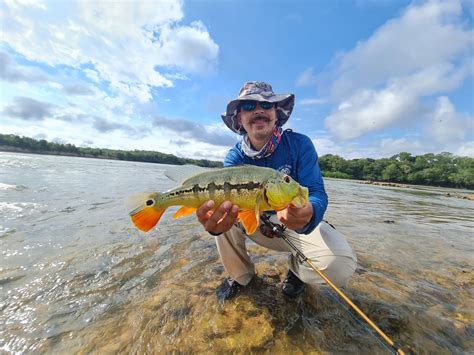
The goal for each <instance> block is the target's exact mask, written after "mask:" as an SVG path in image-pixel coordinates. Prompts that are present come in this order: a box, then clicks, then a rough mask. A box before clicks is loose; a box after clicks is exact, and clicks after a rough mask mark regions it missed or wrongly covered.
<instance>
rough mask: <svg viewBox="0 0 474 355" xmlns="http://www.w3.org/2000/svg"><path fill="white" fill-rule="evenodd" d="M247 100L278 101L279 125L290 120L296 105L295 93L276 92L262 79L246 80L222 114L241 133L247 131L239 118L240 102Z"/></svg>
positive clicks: (225, 120) (230, 126) (228, 123)
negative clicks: (237, 94)
mask: <svg viewBox="0 0 474 355" xmlns="http://www.w3.org/2000/svg"><path fill="white" fill-rule="evenodd" d="M245 100H255V101H267V102H272V103H276V115H277V120H276V125H277V126H279V127H281V126H283V125H284V124H285V123H286V121H288V119H289V118H290V115H291V112H292V111H293V106H294V105H295V95H293V94H275V93H274V92H273V89H272V86H271V85H270V84H267V83H264V82H262V81H249V82H246V83H245V84H244V86H242V88H241V89H240V92H239V96H238V97H237V98H236V99H234V100H232V101H230V102H229V103H228V104H227V109H226V112H224V113H223V114H222V115H221V117H222V120H223V121H224V123H225V124H226V126H227V127H229V128H230V129H231V130H232V131H234V132H235V133H237V134H240V135H244V134H245V133H247V132H246V131H245V129H244V127H243V126H242V125H241V124H240V122H239V120H238V119H237V114H238V113H239V108H240V102H241V101H245Z"/></svg>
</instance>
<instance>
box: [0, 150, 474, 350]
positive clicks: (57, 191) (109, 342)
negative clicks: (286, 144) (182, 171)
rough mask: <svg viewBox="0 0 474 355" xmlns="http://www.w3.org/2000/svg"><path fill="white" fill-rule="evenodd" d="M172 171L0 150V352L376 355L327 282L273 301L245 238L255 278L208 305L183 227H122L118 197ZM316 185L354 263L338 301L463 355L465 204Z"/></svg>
mask: <svg viewBox="0 0 474 355" xmlns="http://www.w3.org/2000/svg"><path fill="white" fill-rule="evenodd" d="M170 168H172V166H167V165H159V164H147V163H138V162H125V161H112V160H99V159H86V158H71V157H59V156H44V155H29V154H17V153H0V250H1V258H0V352H7V353H18V352H19V353H31V352H46V353H89V352H99V353H103V352H114V353H115V352H126V353H130V352H133V353H150V352H151V353H160V352H166V353H170V352H175V353H183V352H186V353H199V352H211V353H222V352H242V353H243V352H246V353H248V352H265V353H288V352H291V353H310V352H315V353H318V352H359V353H366V352H370V353H381V354H383V353H388V349H387V348H386V347H385V346H384V345H383V343H382V342H381V341H380V340H379V339H378V338H377V337H376V336H375V335H374V334H373V333H372V332H371V331H370V330H369V327H368V326H367V325H365V323H364V322H363V321H360V320H359V318H358V317H357V316H355V314H354V313H353V312H352V311H350V310H349V309H348V307H347V306H345V305H344V304H343V302H342V301H341V300H340V299H339V298H338V296H337V295H335V294H334V293H333V292H332V291H331V290H330V289H329V288H328V287H326V286H320V287H314V288H307V290H306V292H305V294H304V296H303V297H301V298H299V299H297V300H288V299H286V298H285V297H284V296H283V295H282V293H281V291H280V289H279V287H280V282H281V280H282V279H283V278H284V275H285V274H286V271H287V268H286V255H284V254H282V253H277V252H272V251H267V250H265V249H263V248H261V247H259V246H257V245H255V244H253V243H250V242H249V245H250V247H249V249H250V252H251V254H252V256H253V258H254V261H255V262H256V264H257V272H258V277H257V278H256V279H254V281H252V283H251V285H250V286H249V287H248V288H246V289H245V291H244V292H243V294H242V295H241V296H240V297H238V298H237V299H235V300H232V301H229V302H226V303H225V304H218V303H217V301H216V299H215V295H214V289H215V287H216V286H217V285H219V283H220V281H221V279H222V278H223V277H225V272H224V270H223V267H222V266H221V264H220V262H219V257H218V254H217V250H216V247H215V244H214V240H213V237H211V236H210V235H208V234H207V233H205V232H204V230H203V229H202V227H201V226H200V224H199V223H198V222H197V221H196V219H195V217H194V216H188V217H185V218H182V219H179V220H173V219H172V218H171V213H172V212H173V211H176V209H177V208H174V209H173V208H172V209H170V211H167V212H166V213H165V215H164V216H163V217H162V219H161V221H160V223H159V225H158V226H157V227H156V228H155V229H153V230H152V231H151V232H149V233H147V234H145V233H143V232H140V231H138V230H136V229H135V228H134V227H133V225H132V224H131V222H130V220H129V217H128V211H127V209H126V207H125V201H126V199H127V197H128V196H130V195H132V194H134V193H137V192H143V191H155V190H156V191H163V190H167V189H170V188H172V187H174V186H175V183H174V182H172V181H171V180H169V179H167V178H166V177H165V176H164V174H163V172H164V171H165V170H166V169H170ZM325 184H326V189H327V192H328V195H329V200H330V204H329V208H328V211H327V213H326V216H325V219H327V220H328V221H329V222H330V223H332V224H333V225H335V227H336V228H337V229H338V230H340V231H341V232H342V233H343V234H345V235H346V236H347V238H348V241H349V243H350V244H351V246H352V247H353V249H354V251H355V253H356V254H357V257H358V261H359V266H358V268H357V270H356V273H355V275H354V277H353V278H352V280H351V281H350V283H349V285H348V286H347V287H346V288H345V292H346V293H347V295H348V296H349V297H350V298H351V299H352V300H353V301H354V302H355V303H356V304H358V305H359V307H360V308H361V309H362V310H364V311H365V312H366V313H367V314H368V316H369V317H370V318H371V319H372V320H373V321H374V322H375V323H377V324H378V325H379V326H380V327H381V328H382V329H383V330H384V331H385V332H386V333H387V334H388V335H389V336H390V337H392V338H393V339H394V340H395V341H397V342H398V343H400V344H401V345H402V348H403V349H404V350H407V351H414V352H419V353H432V352H438V353H439V352H441V353H465V352H469V351H472V350H473V349H474V343H473V338H474V326H473V324H474V313H473V307H472V299H473V294H474V288H473V286H474V273H473V269H472V266H473V262H472V261H473V255H474V253H473V251H474V250H473V249H474V247H473V246H474V243H473V231H474V229H473V227H474V221H473V216H474V202H473V201H469V200H463V199H459V198H455V197H453V195H457V194H461V195H462V194H467V193H472V192H469V191H463V190H454V189H441V188H432V187H416V186H410V187H409V188H395V187H382V186H372V185H364V184H359V183H357V182H356V181H343V180H335V179H326V180H325ZM448 192H449V193H450V194H451V196H447V195H446V194H447V193H448Z"/></svg>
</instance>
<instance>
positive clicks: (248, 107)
mask: <svg viewBox="0 0 474 355" xmlns="http://www.w3.org/2000/svg"><path fill="white" fill-rule="evenodd" d="M255 107H257V103H256V102H255V101H245V102H244V103H243V104H242V106H241V108H242V110H244V111H253V110H255Z"/></svg>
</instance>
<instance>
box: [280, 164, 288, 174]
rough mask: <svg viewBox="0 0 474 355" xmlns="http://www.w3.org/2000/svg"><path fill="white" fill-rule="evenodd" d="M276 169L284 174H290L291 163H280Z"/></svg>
mask: <svg viewBox="0 0 474 355" xmlns="http://www.w3.org/2000/svg"><path fill="white" fill-rule="evenodd" d="M277 170H278V171H280V172H282V173H283V174H285V175H291V165H288V164H285V165H282V166H280V167H279V168H278V169H277Z"/></svg>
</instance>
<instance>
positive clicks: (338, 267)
mask: <svg viewBox="0 0 474 355" xmlns="http://www.w3.org/2000/svg"><path fill="white" fill-rule="evenodd" d="M294 102H295V96H294V95H293V94H284V95H277V94H275V93H274V92H273V89H272V87H271V86H270V85H269V84H267V83H264V82H247V83H245V84H244V86H243V87H242V89H241V90H240V93H239V96H238V97H237V98H236V99H234V100H232V101H231V102H229V104H228V105H227V110H226V112H225V113H224V114H223V115H222V119H223V121H224V123H225V124H226V125H227V126H228V127H229V128H230V129H231V130H232V131H234V132H235V133H237V134H239V135H242V136H243V139H242V141H241V142H239V143H237V144H236V145H235V146H234V147H233V148H232V149H231V150H230V151H229V153H228V154H227V156H226V158H225V159H224V166H233V165H242V164H252V165H257V166H264V167H270V168H273V169H276V170H279V171H282V172H284V173H285V174H288V175H290V176H291V177H292V178H293V179H295V180H296V181H298V182H299V183H300V185H302V186H306V187H308V189H309V203H307V204H306V205H305V206H304V207H301V208H296V207H294V206H292V205H290V206H289V207H288V208H286V209H284V210H282V211H278V212H277V213H276V215H273V216H272V217H271V220H272V222H274V223H281V224H283V225H285V226H286V227H287V230H286V231H285V234H286V235H287V236H288V237H289V238H291V240H292V241H293V243H294V244H295V245H296V246H297V247H298V248H299V249H300V250H302V251H303V253H304V254H305V255H306V256H307V257H308V258H309V259H310V260H311V261H312V262H313V263H314V264H315V265H316V267H318V268H319V269H321V270H324V272H325V273H326V274H327V275H328V277H330V278H331V279H332V280H333V282H335V283H336V284H337V285H339V286H343V285H345V284H346V283H347V281H348V280H349V278H350V277H351V276H352V274H353V273H354V270H355V268H356V258H355V256H354V254H353V252H352V250H351V248H350V247H349V245H348V244H347V242H346V240H345V238H344V236H343V235H342V234H340V233H339V232H337V231H336V230H335V229H333V228H331V227H330V226H329V225H328V224H327V223H326V222H322V218H323V215H324V212H325V211H326V208H327V203H328V201H327V195H326V192H325V190H324V183H323V179H322V176H321V171H320V169H319V165H318V156H317V153H316V150H315V148H314V146H313V143H312V142H311V140H310V139H309V138H308V137H307V136H305V135H302V134H299V133H295V132H293V131H291V130H286V131H283V129H282V126H283V125H284V124H285V123H286V121H287V120H288V119H289V117H290V115H291V112H292V110H293V106H294ZM215 207H217V208H215ZM238 212H239V206H237V205H232V203H231V202H230V201H226V202H224V203H222V204H221V205H220V206H215V203H214V201H207V202H206V203H204V204H203V205H202V206H201V207H200V208H199V209H198V210H197V212H196V214H197V217H198V220H199V222H200V223H201V224H202V225H203V226H204V228H205V229H206V230H207V231H208V232H209V233H210V234H212V235H215V236H216V237H215V238H216V243H217V249H218V251H219V254H220V257H221V260H222V263H223V264H224V267H225V269H226V271H227V273H228V274H229V276H230V277H228V278H226V279H225V280H224V281H223V282H222V284H221V285H220V286H219V287H218V288H217V289H216V295H217V298H218V299H219V300H221V301H223V300H228V299H231V298H233V297H235V296H237V295H238V293H239V291H240V290H241V288H242V287H244V286H246V285H247V284H248V283H249V282H250V281H251V280H252V278H253V276H254V275H255V266H254V264H253V263H252V261H251V259H250V256H249V255H248V253H247V249H246V246H245V240H246V235H245V233H244V231H243V230H242V228H240V227H239V226H238V225H237V224H236V222H237V214H238ZM248 237H249V238H250V239H252V240H253V241H254V242H255V243H257V244H259V245H261V246H264V247H267V248H269V249H272V250H278V251H285V252H290V253H291V252H292V250H291V249H290V248H289V246H288V245H287V244H286V243H285V242H284V241H283V240H282V239H279V238H269V237H267V236H265V235H263V234H262V233H261V231H260V230H258V229H257V231H256V232H255V233H253V234H252V235H249V236H248ZM289 267H290V270H289V271H288V274H287V277H286V278H285V280H284V281H283V284H282V290H283V293H284V294H285V295H286V296H288V297H291V298H294V297H296V296H298V295H299V294H301V293H302V292H303V291H304V289H305V283H309V284H317V283H321V282H323V281H322V280H321V279H320V278H319V277H318V276H317V275H316V274H315V272H314V270H311V269H310V268H308V267H306V266H305V265H303V264H301V263H300V261H299V259H298V257H297V256H296V255H293V254H290V255H289Z"/></svg>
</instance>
